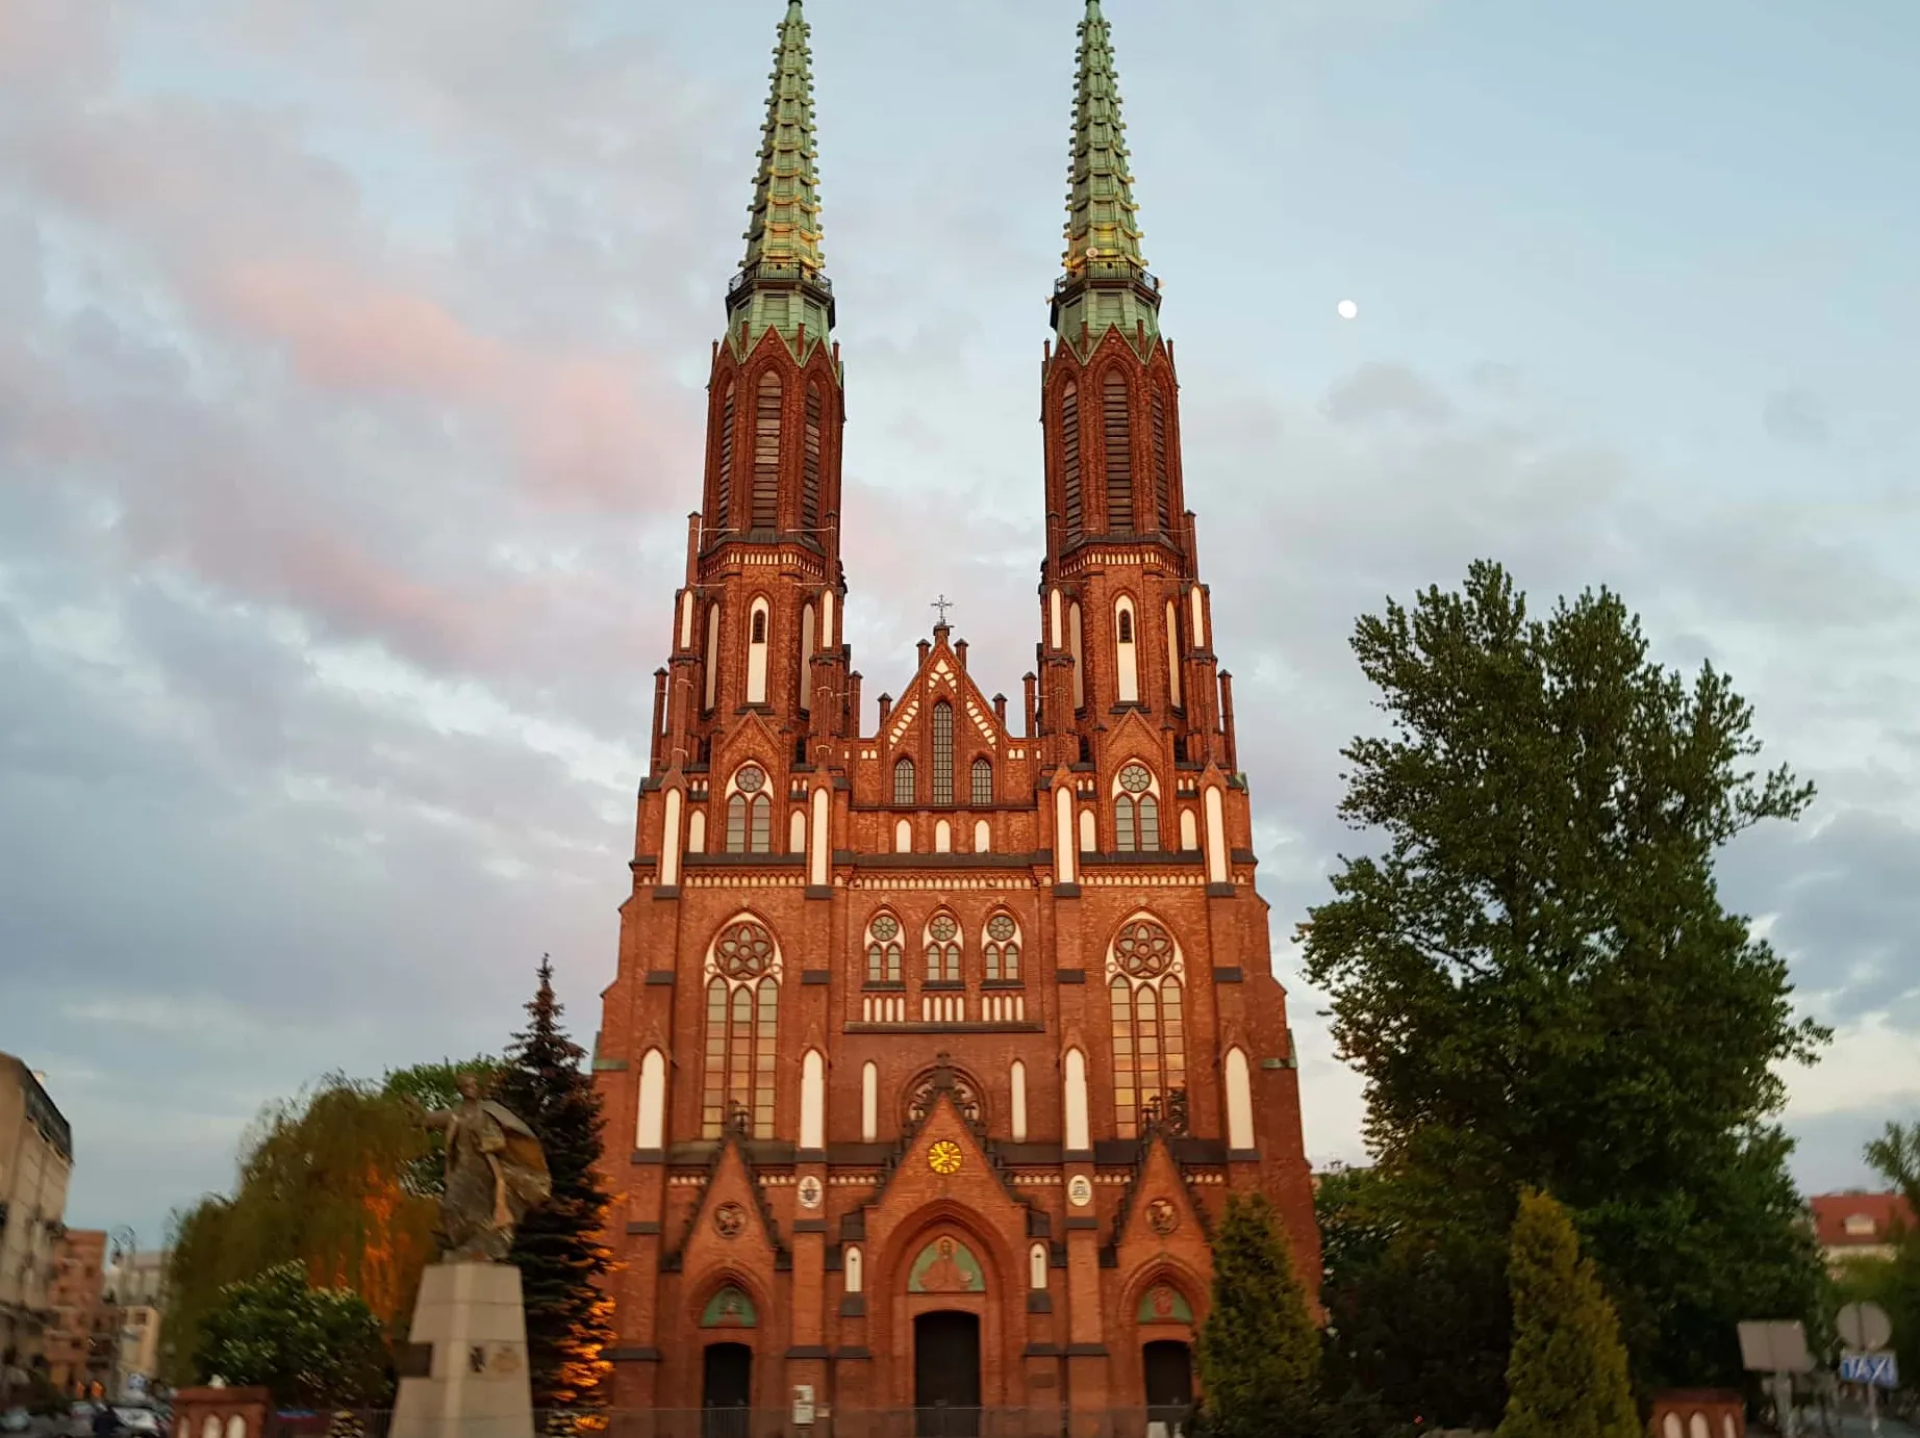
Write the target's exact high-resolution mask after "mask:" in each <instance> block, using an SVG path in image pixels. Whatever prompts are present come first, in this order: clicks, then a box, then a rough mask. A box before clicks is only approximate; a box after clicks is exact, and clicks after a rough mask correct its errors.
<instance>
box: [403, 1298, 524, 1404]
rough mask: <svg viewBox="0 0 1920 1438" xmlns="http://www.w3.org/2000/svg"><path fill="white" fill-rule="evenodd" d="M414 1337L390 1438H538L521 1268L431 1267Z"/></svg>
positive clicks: (418, 1306) (415, 1318)
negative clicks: (530, 1385)
mask: <svg viewBox="0 0 1920 1438" xmlns="http://www.w3.org/2000/svg"><path fill="white" fill-rule="evenodd" d="M411 1337H412V1340H413V1341H412V1342H411V1343H410V1344H409V1345H408V1351H407V1352H406V1353H405V1354H404V1355H402V1362H401V1365H400V1373H401V1376H400V1396H399V1397H398V1398H397V1399H395V1400H394V1405H393V1427H392V1430H391V1432H390V1434H389V1438H533V1398H532V1393H531V1390H530V1389H529V1387H528V1383H527V1316H526V1309H525V1307H524V1306H523V1304H522V1301H521V1295H520V1270H519V1269H517V1268H514V1267H512V1266H511V1265H509V1264H504V1263H435V1264H430V1265H428V1267H427V1270H426V1272H425V1274H423V1275H422V1277H421V1280H420V1298H419V1301H418V1302H416V1303H415V1304H414V1306H413V1329H412V1333H411Z"/></svg>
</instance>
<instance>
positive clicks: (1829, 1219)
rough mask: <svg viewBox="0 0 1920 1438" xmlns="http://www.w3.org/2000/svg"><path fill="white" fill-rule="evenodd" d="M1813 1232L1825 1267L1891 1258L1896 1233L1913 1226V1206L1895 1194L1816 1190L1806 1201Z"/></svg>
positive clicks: (1861, 1190)
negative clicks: (1817, 1191) (1818, 1191)
mask: <svg viewBox="0 0 1920 1438" xmlns="http://www.w3.org/2000/svg"><path fill="white" fill-rule="evenodd" d="M1807 1207H1808V1209H1809V1210H1810V1211H1811V1213H1812V1215H1813V1234H1814V1238H1815V1239H1816V1240H1817V1241H1818V1242H1819V1244H1820V1252H1821V1253H1822V1254H1823V1255H1824V1256H1825V1257H1826V1260H1827V1266H1828V1267H1829V1268H1835V1269H1837V1268H1839V1267H1841V1266H1842V1265H1843V1264H1847V1263H1852V1262H1857V1261H1859V1260H1860V1259H1867V1258H1891V1257H1893V1250H1894V1244H1895V1243H1896V1241H1897V1239H1898V1236H1899V1234H1900V1233H1901V1232H1902V1231H1904V1230H1906V1229H1910V1228H1912V1227H1913V1209H1912V1207H1911V1206H1909V1204H1908V1203H1907V1201H1906V1199H1905V1198H1903V1197H1902V1196H1901V1195H1899V1194H1897V1193H1868V1192H1866V1191H1865V1190H1864V1189H1849V1190H1847V1191H1846V1192H1844V1193H1820V1194H1815V1195H1814V1196H1813V1197H1812V1198H1810V1199H1808V1200H1807Z"/></svg>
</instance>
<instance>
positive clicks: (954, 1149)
mask: <svg viewBox="0 0 1920 1438" xmlns="http://www.w3.org/2000/svg"><path fill="white" fill-rule="evenodd" d="M927 1167H928V1168H930V1169H932V1170H933V1171H934V1172H935V1173H958V1172H960V1145H959V1144H957V1143H955V1142H954V1141H953V1140H952V1139H950V1138H943V1139H941V1140H940V1142H938V1143H936V1144H935V1145H934V1146H933V1147H932V1148H930V1149H928V1150H927Z"/></svg>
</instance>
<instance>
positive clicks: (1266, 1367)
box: [1199, 1193, 1320, 1438]
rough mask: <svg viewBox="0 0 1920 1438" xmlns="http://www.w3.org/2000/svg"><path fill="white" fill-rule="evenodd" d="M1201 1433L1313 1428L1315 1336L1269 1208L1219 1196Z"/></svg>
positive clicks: (1276, 1436)
mask: <svg viewBox="0 0 1920 1438" xmlns="http://www.w3.org/2000/svg"><path fill="white" fill-rule="evenodd" d="M1199 1358H1200V1383H1201V1386H1202V1387H1203V1388H1204V1389H1205V1391H1206V1409H1207V1432H1208V1433H1209V1434H1211V1435H1217V1438H1305V1435H1308V1434H1310V1433H1312V1432H1313V1431H1314V1427H1315V1423H1316V1420H1317V1416H1318V1407H1319V1389H1320V1334H1319V1332H1318V1330H1317V1329H1316V1328H1315V1326H1314V1321H1313V1316H1312V1315H1311V1314H1310V1313H1308V1311H1307V1296H1306V1291H1305V1290H1304V1289H1303V1288H1302V1287H1301V1284H1300V1276H1299V1275H1298V1274H1297V1273H1296V1272H1294V1267H1293V1256H1292V1254H1291V1252H1290V1251H1289V1248H1288V1244H1287V1241H1286V1238H1285V1237H1284V1235H1283V1234H1282V1233H1281V1230H1280V1225H1279V1223H1278V1221H1277V1220H1276V1218H1275V1215H1274V1212H1273V1209H1272V1207H1271V1205H1269V1204H1268V1202H1267V1200H1266V1198H1265V1196H1264V1195H1262V1194H1257V1193H1256V1194H1252V1195H1249V1196H1246V1197H1241V1196H1240V1195H1237V1194H1236V1195H1231V1196H1229V1197H1228V1199H1227V1212H1226V1217H1225V1218H1224V1219H1223V1220H1222V1221H1221V1224H1220V1229H1219V1232H1218V1233H1217V1234H1216V1235H1215V1236H1214V1242H1213V1301H1212V1303H1211V1304H1210V1306H1209V1308H1208V1312H1207V1320H1206V1322H1205V1323H1204V1324H1202V1325H1201V1328H1200V1353H1199Z"/></svg>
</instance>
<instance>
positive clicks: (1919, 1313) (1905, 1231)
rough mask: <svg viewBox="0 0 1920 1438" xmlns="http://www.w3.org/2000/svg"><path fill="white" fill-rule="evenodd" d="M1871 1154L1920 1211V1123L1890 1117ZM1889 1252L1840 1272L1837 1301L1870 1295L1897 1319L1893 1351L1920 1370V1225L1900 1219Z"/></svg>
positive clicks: (1910, 1369) (1903, 1365)
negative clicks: (1894, 1119) (1915, 1225)
mask: <svg viewBox="0 0 1920 1438" xmlns="http://www.w3.org/2000/svg"><path fill="white" fill-rule="evenodd" d="M1866 1160H1867V1162H1868V1163H1869V1164H1870V1165H1872V1166H1873V1168H1874V1169H1875V1170H1876V1171H1878V1172H1879V1174H1880V1176H1881V1177H1882V1178H1884V1179H1886V1181H1887V1182H1888V1183H1890V1184H1892V1185H1893V1187H1894V1188H1895V1190H1896V1191H1898V1192H1899V1193H1900V1194H1901V1195H1902V1196H1903V1197H1904V1198H1905V1199H1906V1200H1907V1203H1908V1206H1909V1207H1911V1208H1913V1209H1914V1210H1915V1211H1916V1212H1920V1124H1915V1125H1911V1126H1909V1125H1905V1124H1898V1123H1890V1124H1888V1125H1887V1127H1886V1131H1885V1132H1884V1133H1883V1134H1882V1135H1881V1136H1880V1137H1879V1138H1877V1139H1874V1140H1872V1141H1871V1142H1870V1143H1868V1144H1867V1146H1866ZM1891 1237H1892V1240H1893V1253H1892V1256H1891V1257H1888V1258H1864V1259H1855V1260H1853V1261H1851V1262H1849V1263H1848V1264H1846V1265H1845V1266H1844V1267H1843V1268H1842V1269H1841V1270H1840V1272H1839V1273H1838V1274H1837V1275H1836V1276H1835V1280H1834V1289H1835V1293H1834V1297H1835V1306H1836V1307H1838V1305H1839V1304H1841V1303H1850V1302H1853V1301H1854V1300H1856V1299H1865V1300H1867V1301H1870V1302H1873V1303H1877V1304H1879V1305H1880V1306H1881V1307H1882V1308H1884V1309H1885V1310H1886V1312H1887V1317H1888V1319H1889V1320H1891V1321H1892V1324H1893V1351H1894V1356H1895V1358H1897V1359H1898V1361H1899V1365H1900V1371H1901V1372H1902V1373H1920V1229H1916V1228H1914V1227H1913V1226H1912V1225H1911V1224H1901V1225H1899V1226H1898V1227H1897V1228H1896V1229H1895V1230H1894V1232H1893V1233H1892V1235H1891Z"/></svg>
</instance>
